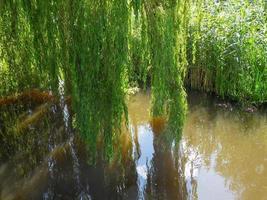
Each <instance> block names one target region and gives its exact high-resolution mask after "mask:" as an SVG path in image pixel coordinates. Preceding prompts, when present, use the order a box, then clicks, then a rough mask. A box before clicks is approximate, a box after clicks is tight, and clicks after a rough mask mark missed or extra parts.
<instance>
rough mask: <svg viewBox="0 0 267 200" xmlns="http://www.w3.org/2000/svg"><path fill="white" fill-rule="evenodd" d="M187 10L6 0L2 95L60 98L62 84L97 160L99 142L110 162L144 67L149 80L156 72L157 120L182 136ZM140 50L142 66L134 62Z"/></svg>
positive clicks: (176, 4) (121, 1)
mask: <svg viewBox="0 0 267 200" xmlns="http://www.w3.org/2000/svg"><path fill="white" fill-rule="evenodd" d="M188 10H189V3H188V1H186V0H167V1H163V0H162V1H156V0H148V1H141V0H133V1H131V2H129V1H127V0H80V1H78V0H77V1H72V0H49V1H43V0H35V1H30V0H18V1H6V0H1V1H0V26H1V29H0V69H1V71H0V77H1V80H0V81H1V95H5V94H8V93H10V92H20V91H23V90H25V89H31V88H40V89H43V90H49V91H51V92H53V94H54V95H59V92H58V91H59V90H58V88H59V87H60V86H62V84H63V85H64V88H65V95H71V97H72V107H73V110H74V112H75V114H74V124H76V127H77V129H78V130H79V132H80V134H81V135H82V137H83V138H84V139H85V140H86V141H88V144H89V147H90V150H91V153H92V157H94V155H95V154H96V143H97V142H96V141H97V140H98V139H99V138H102V139H103V141H104V146H105V151H104V155H106V156H108V157H110V156H111V155H112V153H113V148H114V144H117V139H116V138H117V137H116V136H117V135H118V134H119V133H120V128H121V124H122V121H123V116H125V117H126V118H127V107H126V104H125V101H124V100H125V94H126V90H127V88H128V83H129V81H128V80H129V76H131V75H132V73H131V71H133V70H132V67H136V65H139V66H138V67H139V69H140V71H142V73H143V75H142V77H146V76H147V75H148V73H151V74H150V76H151V87H152V95H153V100H152V103H153V106H152V114H153V116H155V117H159V116H166V117H167V118H168V120H169V124H170V127H172V128H174V129H173V133H175V134H176V135H179V133H180V128H181V126H182V123H183V121H184V116H185V112H186V100H185V92H184V88H183V79H184V75H185V71H186V65H187V61H186V43H187V41H186V38H187V25H188ZM133 34H136V35H135V36H136V41H137V42H138V45H136V44H137V43H136V44H135V43H134V42H133V40H132V38H133ZM134 50H135V55H137V56H138V59H139V60H140V61H141V62H135V63H133V59H132V56H131V55H133V52H134ZM129 58H130V59H129ZM148 69H149V70H148Z"/></svg>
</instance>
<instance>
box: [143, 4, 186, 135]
mask: <svg viewBox="0 0 267 200" xmlns="http://www.w3.org/2000/svg"><path fill="white" fill-rule="evenodd" d="M144 8H145V11H146V14H147V27H148V41H149V42H148V44H149V49H150V57H151V65H152V106H153V107H152V113H153V115H154V116H161V115H165V114H167V115H168V118H169V125H170V127H171V128H175V129H173V131H175V134H177V133H176V131H177V128H178V129H180V128H181V127H182V123H183V121H184V117H185V111H186V100H185V92H184V88H183V78H184V75H185V72H186V65H187V61H186V38H187V25H188V18H187V12H188V9H189V5H188V1H162V2H159V1H156V0H150V1H147V2H145V3H144Z"/></svg>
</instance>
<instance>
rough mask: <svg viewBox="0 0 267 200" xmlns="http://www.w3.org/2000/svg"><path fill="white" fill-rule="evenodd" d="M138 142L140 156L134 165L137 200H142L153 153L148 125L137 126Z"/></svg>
mask: <svg viewBox="0 0 267 200" xmlns="http://www.w3.org/2000/svg"><path fill="white" fill-rule="evenodd" d="M138 141H139V145H140V151H141V155H140V158H139V159H138V161H137V163H136V171H137V174H138V187H139V188H138V189H139V198H143V192H144V189H145V186H146V182H147V171H148V169H147V167H150V161H151V159H152V156H153V153H154V148H153V133H152V130H151V128H150V127H149V125H141V126H138Z"/></svg>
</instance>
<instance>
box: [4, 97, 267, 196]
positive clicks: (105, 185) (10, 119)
mask: <svg viewBox="0 0 267 200" xmlns="http://www.w3.org/2000/svg"><path fill="white" fill-rule="evenodd" d="M149 101H150V97H149V94H144V93H139V94H137V95H135V96H133V97H132V98H131V99H130V101H129V120H130V128H129V130H130V134H126V133H125V134H122V136H121V138H120V141H121V143H122V144H123V145H122V146H123V148H122V153H123V156H122V160H121V161H118V160H117V159H113V160H112V161H111V163H106V162H103V161H101V160H99V161H98V162H97V165H96V166H91V165H90V164H88V163H89V162H88V151H87V150H86V146H85V144H84V142H83V141H81V140H80V139H79V138H78V137H77V135H76V133H75V129H74V128H72V126H71V122H70V118H71V116H70V114H69V111H68V107H67V106H66V105H64V104H61V105H59V106H55V105H49V104H45V105H29V106H27V107H21V106H15V107H13V108H12V109H11V108H1V113H0V141H1V146H0V150H1V151H0V199H1V200H2V199H3V200H9V199H25V200H26V199H80V200H85V199H101V200H102V199H159V200H161V199H170V200H172V199H174V200H175V199H204V200H206V199H207V200H209V199H211V200H213V199H216V200H217V199H223V200H230V199H244V200H246V199H257V200H258V199H259V200H261V199H262V200H264V199H267V114H266V111H265V112H256V113H247V112H244V111H240V110H239V109H237V108H235V107H233V106H231V105H230V104H225V103H223V102H220V100H217V99H215V98H212V97H209V96H207V95H204V94H201V93H197V92H191V93H190V94H189V98H188V101H189V113H188V117H187V120H186V123H185V126H184V129H183V136H182V139H181V141H180V142H179V143H176V142H174V141H171V140H169V139H168V136H167V135H164V132H163V133H162V131H161V130H162V129H164V126H165V121H164V119H160V118H159V119H154V120H151V119H150V117H149V106H150V105H149ZM25 110H26V111H25ZM27 124H30V125H28V126H27Z"/></svg>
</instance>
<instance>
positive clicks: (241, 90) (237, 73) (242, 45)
mask: <svg viewBox="0 0 267 200" xmlns="http://www.w3.org/2000/svg"><path fill="white" fill-rule="evenodd" d="M197 10H198V13H199V15H198V19H199V20H194V16H195V13H192V15H191V16H192V17H191V19H192V20H191V26H190V32H191V33H192V34H191V36H192V37H190V42H189V48H188V50H189V55H191V50H192V49H195V51H196V54H195V57H194V58H193V57H191V58H189V62H190V64H189V74H188V80H187V83H188V84H189V85H190V86H191V87H193V88H198V89H202V90H205V91H211V92H215V93H217V94H218V95H220V96H222V97H230V98H232V99H235V100H238V101H239V102H248V103H256V104H260V103H263V102H266V101H267V92H266V91H267V88H266V87H267V60H266V59H267V57H266V55H267V48H266V47H267V43H266V42H267V40H266V36H267V21H266V16H267V14H266V1H261V0H259V1H248V0H231V1H230V0H229V1H203V3H202V4H201V6H198V9H197Z"/></svg>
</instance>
